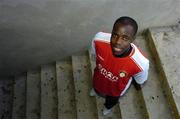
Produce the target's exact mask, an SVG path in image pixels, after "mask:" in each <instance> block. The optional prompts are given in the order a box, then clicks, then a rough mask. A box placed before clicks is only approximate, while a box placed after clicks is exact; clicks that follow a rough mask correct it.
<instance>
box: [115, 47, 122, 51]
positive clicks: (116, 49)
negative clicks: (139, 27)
mask: <svg viewBox="0 0 180 119" xmlns="http://www.w3.org/2000/svg"><path fill="white" fill-rule="evenodd" d="M113 49H114V51H115V52H121V51H122V49H121V48H117V47H113Z"/></svg>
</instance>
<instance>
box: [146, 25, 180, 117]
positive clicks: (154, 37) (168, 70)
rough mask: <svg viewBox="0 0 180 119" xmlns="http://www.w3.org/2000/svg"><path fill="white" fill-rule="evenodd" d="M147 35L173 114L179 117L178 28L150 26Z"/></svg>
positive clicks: (179, 32) (179, 31)
mask: <svg viewBox="0 0 180 119" xmlns="http://www.w3.org/2000/svg"><path fill="white" fill-rule="evenodd" d="M147 36H148V40H149V45H150V49H151V51H152V53H153V55H154V56H155V60H156V63H157V68H158V70H159V73H160V75H161V79H162V84H163V88H164V90H165V93H166V95H167V98H168V101H169V104H170V106H171V109H172V110H173V115H174V117H175V119H180V87H179V85H180V80H179V76H180V68H179V66H180V60H179V58H180V47H179V44H180V29H177V28H175V27H159V28H150V29H149V30H148V33H147Z"/></svg>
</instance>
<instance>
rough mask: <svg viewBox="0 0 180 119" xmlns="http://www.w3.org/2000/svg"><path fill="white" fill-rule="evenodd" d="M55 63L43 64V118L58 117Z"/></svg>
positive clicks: (51, 118) (53, 118) (54, 118)
mask: <svg viewBox="0 0 180 119" xmlns="http://www.w3.org/2000/svg"><path fill="white" fill-rule="evenodd" d="M55 74H56V71H55V65H53V64H48V65H43V66H42V69H41V119H57V118H58V117H57V116H58V113H57V110H58V104H57V82H56V76H55Z"/></svg>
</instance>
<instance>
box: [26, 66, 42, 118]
mask: <svg viewBox="0 0 180 119" xmlns="http://www.w3.org/2000/svg"><path fill="white" fill-rule="evenodd" d="M40 83H41V77H40V70H38V69H37V70H29V71H28V72H27V81H26V119H40V101H41V97H40V95H41V94H40V91H41V87H40Z"/></svg>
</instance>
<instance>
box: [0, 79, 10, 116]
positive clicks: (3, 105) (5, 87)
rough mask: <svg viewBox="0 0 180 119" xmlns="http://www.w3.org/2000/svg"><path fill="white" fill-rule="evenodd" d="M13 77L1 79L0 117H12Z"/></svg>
mask: <svg viewBox="0 0 180 119" xmlns="http://www.w3.org/2000/svg"><path fill="white" fill-rule="evenodd" d="M12 99H13V78H1V79H0V119H11V114H12Z"/></svg>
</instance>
